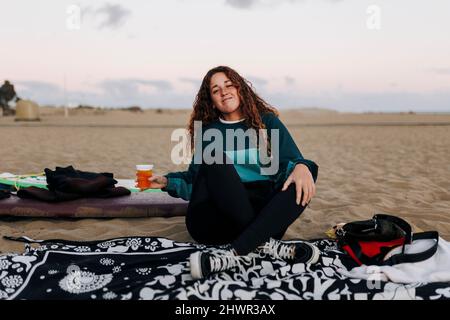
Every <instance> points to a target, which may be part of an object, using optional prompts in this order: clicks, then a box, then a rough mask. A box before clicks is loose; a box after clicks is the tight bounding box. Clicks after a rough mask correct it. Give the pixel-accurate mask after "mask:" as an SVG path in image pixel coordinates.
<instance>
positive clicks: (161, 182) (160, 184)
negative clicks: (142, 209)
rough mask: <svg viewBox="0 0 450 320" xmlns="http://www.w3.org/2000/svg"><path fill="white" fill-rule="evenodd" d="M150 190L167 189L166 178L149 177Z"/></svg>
mask: <svg viewBox="0 0 450 320" xmlns="http://www.w3.org/2000/svg"><path fill="white" fill-rule="evenodd" d="M150 182H151V184H150V189H162V188H165V187H167V183H168V181H167V178H166V177H164V176H152V177H150Z"/></svg>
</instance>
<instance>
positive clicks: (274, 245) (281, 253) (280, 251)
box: [263, 239, 295, 259]
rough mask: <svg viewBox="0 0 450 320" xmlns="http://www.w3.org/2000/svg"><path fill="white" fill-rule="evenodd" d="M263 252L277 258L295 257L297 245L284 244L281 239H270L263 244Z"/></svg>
mask: <svg viewBox="0 0 450 320" xmlns="http://www.w3.org/2000/svg"><path fill="white" fill-rule="evenodd" d="M263 252H264V253H268V254H270V255H272V256H273V257H274V258H277V259H294V257H295V246H293V245H289V244H283V243H281V241H278V240H275V239H270V240H269V242H266V243H265V244H264V246H263Z"/></svg>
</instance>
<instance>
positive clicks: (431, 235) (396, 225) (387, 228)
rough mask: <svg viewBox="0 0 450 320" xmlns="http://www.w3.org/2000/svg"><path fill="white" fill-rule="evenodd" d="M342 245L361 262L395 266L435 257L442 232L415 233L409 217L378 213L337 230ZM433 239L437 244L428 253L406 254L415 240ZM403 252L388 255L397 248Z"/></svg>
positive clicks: (355, 259)
mask: <svg viewBox="0 0 450 320" xmlns="http://www.w3.org/2000/svg"><path fill="white" fill-rule="evenodd" d="M335 233H336V237H337V240H338V244H339V246H340V247H341V248H342V249H343V250H344V251H346V252H347V253H348V254H349V255H350V256H351V257H352V259H353V260H354V261H356V262H357V263H358V264H359V265H362V264H365V265H394V264H399V263H406V262H419V261H423V260H426V259H428V258H430V257H432V256H433V255H434V254H435V253H436V250H437V247H438V241H439V234H438V232H436V231H428V232H421V233H415V234H413V233H412V228H411V226H410V225H409V223H407V222H406V221H405V220H403V219H401V218H399V217H395V216H391V215H385V214H376V215H374V216H373V218H372V219H370V220H364V221H355V222H350V223H346V224H344V225H343V226H342V227H338V228H337V229H336V230H335ZM419 239H433V240H436V243H435V244H434V245H433V246H432V247H431V248H429V249H428V250H425V251H424V252H420V253H415V254H405V245H407V244H411V243H412V241H414V240H419ZM399 246H402V252H401V253H399V254H396V255H393V256H391V257H389V258H387V259H386V258H385V257H386V255H387V254H388V253H389V252H390V251H391V250H392V249H394V248H397V247H399Z"/></svg>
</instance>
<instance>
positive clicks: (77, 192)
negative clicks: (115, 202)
mask: <svg viewBox="0 0 450 320" xmlns="http://www.w3.org/2000/svg"><path fill="white" fill-rule="evenodd" d="M44 171H45V176H46V178H47V187H48V190H46V189H43V188H38V187H26V188H21V189H20V190H19V191H18V192H17V195H18V196H19V197H20V198H24V199H36V200H41V201H46V202H61V201H69V200H75V199H80V198H113V197H120V196H126V195H130V193H131V192H130V190H128V189H127V188H124V187H115V184H116V183H117V180H115V179H114V177H113V174H112V173H108V172H102V173H95V172H86V171H80V170H76V169H74V168H73V167H72V166H68V167H65V168H62V167H56V169H55V170H54V171H52V170H50V169H48V168H46V169H45V170H44Z"/></svg>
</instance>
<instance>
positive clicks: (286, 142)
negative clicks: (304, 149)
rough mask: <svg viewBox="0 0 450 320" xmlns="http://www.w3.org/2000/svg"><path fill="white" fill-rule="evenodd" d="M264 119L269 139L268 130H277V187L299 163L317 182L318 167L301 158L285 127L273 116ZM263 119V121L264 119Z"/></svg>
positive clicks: (269, 115) (312, 162)
mask: <svg viewBox="0 0 450 320" xmlns="http://www.w3.org/2000/svg"><path fill="white" fill-rule="evenodd" d="M264 118H266V121H265V122H266V128H267V129H268V134H269V137H270V136H271V132H270V129H278V130H279V138H280V141H279V157H280V159H279V161H280V162H279V165H280V167H279V173H278V175H277V178H276V180H277V182H278V184H279V185H281V184H283V183H284V182H285V181H286V179H287V178H288V177H289V175H290V174H291V173H292V171H293V170H294V168H295V166H296V165H297V164H299V163H302V164H304V165H306V166H307V167H308V169H309V171H310V172H311V175H312V177H313V179H314V182H316V180H317V176H318V171H319V166H318V165H317V164H316V163H315V162H314V161H312V160H308V159H305V158H303V155H302V153H301V152H300V150H299V149H298V147H297V145H296V144H295V141H294V139H293V138H292V136H291V134H290V133H289V131H288V130H287V128H286V126H285V125H284V124H283V123H282V122H281V120H280V119H279V118H278V117H277V116H276V115H274V114H266V115H264ZM264 118H263V119H264Z"/></svg>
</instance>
